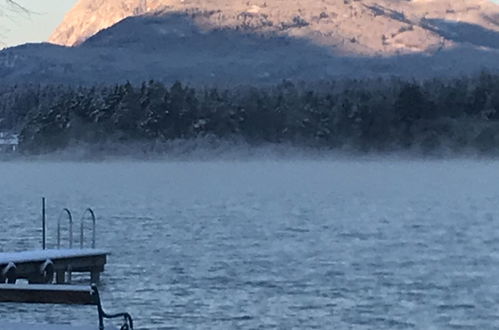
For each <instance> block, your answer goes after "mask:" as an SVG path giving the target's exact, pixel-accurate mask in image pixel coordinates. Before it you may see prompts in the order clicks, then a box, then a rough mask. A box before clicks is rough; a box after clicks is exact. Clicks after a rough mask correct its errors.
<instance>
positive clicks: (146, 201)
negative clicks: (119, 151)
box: [0, 158, 499, 329]
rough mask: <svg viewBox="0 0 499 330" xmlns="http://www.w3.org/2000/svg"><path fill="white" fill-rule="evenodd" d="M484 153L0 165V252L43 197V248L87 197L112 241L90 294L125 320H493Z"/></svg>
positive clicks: (363, 323)
mask: <svg viewBox="0 0 499 330" xmlns="http://www.w3.org/2000/svg"><path fill="white" fill-rule="evenodd" d="M498 165H499V161H485V160H482V161H479V160H427V161H423V160H417V161H415V160H400V159H366V158H364V159H358V160H352V159H338V160H334V159H324V160H290V159H287V160H275V159H274V160H246V161H219V162H217V161H199V162H196V161H151V162H140V161H108V162H102V163H99V162H95V163H92V162H87V163H85V162H81V163H78V162H51V161H37V162H21V161H19V162H17V161H13V162H3V163H0V219H1V221H2V231H1V232H0V251H4V252H5V251H16V250H24V249H38V248H40V247H41V228H40V221H41V220H40V219H41V216H40V204H41V201H40V199H41V197H42V196H45V197H46V198H47V203H48V209H47V213H48V244H49V247H54V246H55V242H56V238H55V228H56V220H57V217H58V216H59V214H60V211H61V209H62V208H64V207H68V208H70V209H71V210H72V211H73V214H74V217H75V221H79V219H80V217H81V215H82V213H83V210H84V209H85V208H86V207H89V206H90V207H92V208H94V210H95V212H96V214H97V217H98V219H97V220H98V223H97V226H98V232H97V247H99V248H105V249H108V250H109V251H111V252H112V255H111V256H110V257H109V259H108V265H107V268H106V271H105V273H104V274H103V278H102V280H103V283H102V295H103V303H104V307H105V309H107V310H108V311H110V312H117V311H122V310H126V311H129V312H130V313H131V314H132V315H133V316H134V319H135V321H136V324H137V327H138V328H139V329H352V328H354V329H410V328H417V329H470V328H476V329H493V328H498V327H499V314H498V312H497V306H498V303H499V267H498V265H499V230H498V229H499V166H498ZM87 236H88V237H90V232H87ZM75 237H76V238H77V237H78V234H77V229H75ZM63 243H64V244H65V245H67V241H64V242H63ZM76 244H78V243H76ZM77 281H78V279H77ZM79 281H83V280H82V279H80V280H79ZM28 310H29V311H30V312H28ZM0 319H2V320H5V321H6V322H14V323H15V322H19V321H23V322H35V323H36V322H45V323H67V324H69V323H72V324H85V323H95V322H96V320H97V313H96V311H95V310H94V309H93V308H92V307H81V306H76V307H73V306H69V307H68V306H26V305H10V304H0Z"/></svg>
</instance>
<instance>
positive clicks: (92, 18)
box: [49, 0, 499, 55]
mask: <svg viewBox="0 0 499 330" xmlns="http://www.w3.org/2000/svg"><path fill="white" fill-rule="evenodd" d="M498 8H499V7H498V6H497V5H495V4H493V3H492V2H491V1H487V0H413V1H404V0H357V1H355V0H322V1H316V0H258V1H254V0H253V1H247V0H81V1H79V2H78V3H77V5H76V6H75V7H74V9H73V10H71V12H70V13H68V15H67V16H66V18H65V19H64V21H63V22H62V24H61V25H60V26H59V27H58V28H57V30H56V31H55V32H54V34H53V35H52V36H51V38H50V39H49V42H51V43H54V44H59V45H65V46H75V45H79V44H81V43H83V42H84V41H85V40H86V39H88V38H89V37H91V36H93V35H95V34H96V33H97V32H99V31H101V30H103V29H105V28H108V27H110V26H112V25H114V24H116V23H118V22H119V21H121V20H122V19H124V18H126V17H130V16H138V15H143V14H146V13H156V14H158V13H162V14H170V13H187V14H191V15H192V18H193V20H194V21H196V22H197V23H199V25H200V26H203V27H204V28H206V29H214V28H229V29H236V30H239V31H252V32H256V33H278V34H281V35H286V36H290V37H298V38H306V39H307V40H311V41H313V42H314V43H316V44H319V45H321V46H325V47H327V48H330V49H333V50H334V51H335V53H342V54H362V55H387V54H398V53H409V52H421V51H432V50H435V49H440V48H442V47H452V46H454V44H455V43H463V42H464V43H471V44H474V43H478V44H479V45H481V43H483V42H482V40H476V39H475V38H474V37H479V36H475V34H476V33H477V32H478V31H474V30H477V29H485V30H490V31H491V33H493V32H499V9H498ZM454 24H460V25H466V27H465V28H467V29H469V30H470V31H462V32H464V33H458V34H457V35H453V33H454V31H453V26H452V25H454ZM483 46H490V45H489V44H488V43H487V42H486V41H485V45H483Z"/></svg>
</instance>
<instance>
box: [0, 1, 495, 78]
mask: <svg viewBox="0 0 499 330" xmlns="http://www.w3.org/2000/svg"><path fill="white" fill-rule="evenodd" d="M123 18H124V19H123ZM50 40H51V41H52V42H54V43H57V44H61V45H69V46H72V45H76V46H74V47H63V46H56V45H51V44H38V45H23V46H20V47H15V48H11V49H7V50H4V51H1V52H0V76H1V77H2V80H1V82H0V83H5V84H10V83H18V82H26V81H31V82H42V83H72V84H95V83H113V82H125V81H127V80H129V81H137V82H138V81H143V80H148V79H156V80H160V81H163V82H172V81H175V80H180V81H183V82H188V83H191V84H217V85H232V84H255V83H256V84H261V83H274V82H278V81H281V80H283V79H290V80H320V79H330V78H337V77H347V78H352V77H366V76H368V77H372V76H382V77H387V76H398V77H409V78H420V77H421V78H426V77H433V76H455V75H460V74H469V73H474V72H477V71H480V70H484V69H487V70H499V6H497V5H495V4H493V3H492V2H490V1H485V0H456V1H448V0H414V1H402V0H399V1H397V0H357V1H353V0H341V1H339V0H323V1H311V0H308V1H306V0H286V1H285V0H273V1H240V0H232V1H229V0H205V1H201V0H168V1H166V0H155V1H154V0H153V1H146V0H141V1H139V0H82V1H80V2H79V3H78V4H77V5H76V7H75V8H74V9H73V10H72V11H71V12H70V13H69V14H68V15H67V17H66V19H65V20H64V22H63V23H62V24H61V26H60V27H59V28H58V29H57V31H56V32H55V33H54V35H53V36H52V37H51V39H50Z"/></svg>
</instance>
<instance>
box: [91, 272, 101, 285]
mask: <svg viewBox="0 0 499 330" xmlns="http://www.w3.org/2000/svg"><path fill="white" fill-rule="evenodd" d="M90 283H93V284H99V283H100V271H99V270H97V269H92V270H91V271H90Z"/></svg>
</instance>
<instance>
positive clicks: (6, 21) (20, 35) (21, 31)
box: [0, 0, 77, 48]
mask: <svg viewBox="0 0 499 330" xmlns="http://www.w3.org/2000/svg"><path fill="white" fill-rule="evenodd" d="M0 1H3V0H0ZM17 2H18V3H19V4H21V5H23V6H24V7H26V8H28V9H29V10H31V12H32V13H31V14H30V15H10V16H9V17H4V16H3V17H0V26H1V30H0V36H1V37H0V40H1V41H2V43H3V44H2V45H0V48H3V47H5V46H15V45H19V44H23V43H26V42H41V41H46V40H47V39H48V37H49V36H50V34H51V33H52V32H53V31H54V29H55V28H56V27H57V26H58V25H59V23H60V22H61V21H62V19H63V18H64V15H65V14H66V13H67V12H68V11H69V10H70V9H71V7H73V6H74V4H75V3H76V2H77V0H17Z"/></svg>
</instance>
